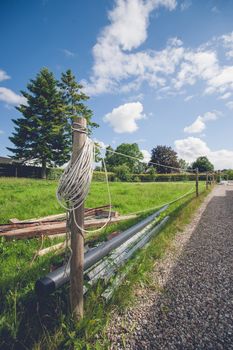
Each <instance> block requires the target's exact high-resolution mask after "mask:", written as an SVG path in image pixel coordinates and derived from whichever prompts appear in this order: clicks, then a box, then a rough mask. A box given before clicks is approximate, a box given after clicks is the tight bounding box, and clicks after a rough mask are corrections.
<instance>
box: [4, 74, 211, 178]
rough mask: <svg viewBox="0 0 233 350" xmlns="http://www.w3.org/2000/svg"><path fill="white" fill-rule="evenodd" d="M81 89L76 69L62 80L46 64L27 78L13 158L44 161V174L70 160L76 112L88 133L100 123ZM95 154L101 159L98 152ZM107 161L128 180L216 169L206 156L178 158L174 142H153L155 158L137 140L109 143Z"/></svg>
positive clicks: (113, 169)
mask: <svg viewBox="0 0 233 350" xmlns="http://www.w3.org/2000/svg"><path fill="white" fill-rule="evenodd" d="M82 89H83V86H82V85H81V84H79V83H78V82H77V81H76V78H75V76H74V74H73V73H72V71H71V70H67V71H66V72H65V73H62V74H61V78H60V80H57V79H55V77H54V75H53V73H52V72H50V71H49V70H48V69H47V68H42V69H41V70H40V72H39V73H38V74H37V76H36V77H35V79H31V80H30V82H29V83H28V85H27V91H21V93H22V95H23V96H24V97H25V101H26V102H25V103H24V104H21V105H19V106H18V107H16V109H17V110H18V111H19V112H20V113H21V117H19V118H18V119H13V123H14V124H15V130H14V132H13V135H12V136H10V140H11V142H12V143H13V145H14V147H8V150H10V151H11V152H12V153H13V156H12V158H16V159H20V160H21V161H23V162H27V161H30V162H32V161H33V163H34V164H40V165H41V166H42V177H43V178H45V177H46V168H47V167H48V166H50V167H57V166H61V165H63V164H64V163H66V162H67V161H68V160H69V158H70V154H71V146H72V132H71V125H72V122H73V119H74V117H77V116H80V117H84V118H86V120H87V125H88V131H89V133H91V132H92V130H93V128H96V127H98V124H96V123H94V122H93V121H92V115H93V113H92V111H91V110H90V109H89V108H88V107H87V105H86V101H87V100H88V99H89V97H88V96H87V95H86V94H85V93H84V92H83V90H82ZM124 155H126V156H128V157H125V156H124ZM96 160H97V161H98V160H101V157H100V154H99V152H97V155H96ZM105 163H106V166H107V170H108V171H110V172H114V173H115V174H116V176H117V177H118V178H119V179H121V180H123V181H128V180H129V179H130V178H131V175H132V174H151V176H152V177H153V174H155V173H157V174H172V173H178V172H183V171H184V170H185V169H188V170H189V169H196V168H198V170H199V172H206V171H213V170H214V167H213V164H211V162H210V161H209V160H208V158H207V157H205V156H202V157H199V158H197V160H196V161H195V162H194V163H193V164H188V163H187V162H185V160H183V159H179V158H178V155H177V153H176V152H175V151H174V150H173V149H172V148H171V147H168V146H163V145H158V146H156V147H155V148H153V149H152V150H151V160H150V162H148V163H145V162H144V161H143V154H142V152H141V151H140V149H139V146H138V144H137V143H132V144H130V143H122V144H120V145H119V146H117V147H116V149H115V150H114V149H113V148H112V147H111V146H108V147H107V149H106V154H105ZM100 168H101V167H100Z"/></svg>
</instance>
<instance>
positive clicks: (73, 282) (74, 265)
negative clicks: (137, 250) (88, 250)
mask: <svg viewBox="0 0 233 350" xmlns="http://www.w3.org/2000/svg"><path fill="white" fill-rule="evenodd" d="M73 125H74V128H75V129H82V130H83V129H85V128H86V119H85V118H81V117H77V118H75V120H74V123H73ZM86 137H87V135H86V133H84V132H81V131H78V130H74V131H73V149H72V158H71V161H72V163H73V162H74V161H75V160H76V159H77V156H78V154H79V152H80V150H81V148H82V147H83V145H84V143H85V140H86ZM74 216H75V219H74ZM75 221H76V222H77V224H78V225H79V227H80V228H81V229H80V228H78V227H77V225H76V224H75ZM83 227H84V204H82V205H81V206H80V207H79V208H77V209H75V210H74V212H73V213H72V214H71V228H70V230H71V250H72V256H71V262H70V304H71V311H72V314H73V317H74V318H75V320H76V321H78V320H80V319H81V318H82V317H83V263H84V237H83V231H82V229H83Z"/></svg>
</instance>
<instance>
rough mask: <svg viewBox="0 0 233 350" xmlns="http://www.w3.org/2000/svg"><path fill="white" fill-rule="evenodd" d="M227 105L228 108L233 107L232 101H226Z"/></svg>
mask: <svg viewBox="0 0 233 350" xmlns="http://www.w3.org/2000/svg"><path fill="white" fill-rule="evenodd" d="M227 107H228V108H229V109H233V101H229V102H227Z"/></svg>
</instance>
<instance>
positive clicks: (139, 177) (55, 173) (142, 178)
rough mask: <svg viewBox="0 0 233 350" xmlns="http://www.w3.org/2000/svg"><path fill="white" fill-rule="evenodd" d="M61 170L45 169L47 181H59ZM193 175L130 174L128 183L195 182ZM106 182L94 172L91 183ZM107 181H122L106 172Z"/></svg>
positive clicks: (201, 177) (101, 174)
mask: <svg viewBox="0 0 233 350" xmlns="http://www.w3.org/2000/svg"><path fill="white" fill-rule="evenodd" d="M62 173H63V169H59V168H49V169H47V179H49V180H56V179H59V177H60V176H61V174H62ZM195 179H196V175H195V174H179V173H178V174H132V175H130V177H129V180H128V181H130V182H131V181H132V182H154V181H155V182H173V181H195ZM105 180H106V176H105V172H102V171H94V173H93V181H97V182H103V181H105ZM108 180H109V181H122V180H121V179H119V178H118V177H117V176H116V174H114V173H112V172H108ZM199 180H201V181H205V180H206V175H205V174H200V175H199Z"/></svg>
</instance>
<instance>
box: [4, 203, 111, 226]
mask: <svg viewBox="0 0 233 350" xmlns="http://www.w3.org/2000/svg"><path fill="white" fill-rule="evenodd" d="M107 208H109V205H102V206H100V207H96V208H85V217H86V216H91V215H98V214H100V213H104V212H106V213H108V210H106V211H105V210H104V209H107ZM112 213H113V216H115V214H114V213H117V212H114V211H113V212H112ZM65 219H66V214H65V213H61V214H54V215H48V216H43V217H41V218H33V219H28V220H19V219H17V218H13V219H10V220H9V222H10V223H12V224H16V223H19V224H20V223H22V224H23V223H34V222H43V221H57V220H65Z"/></svg>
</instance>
